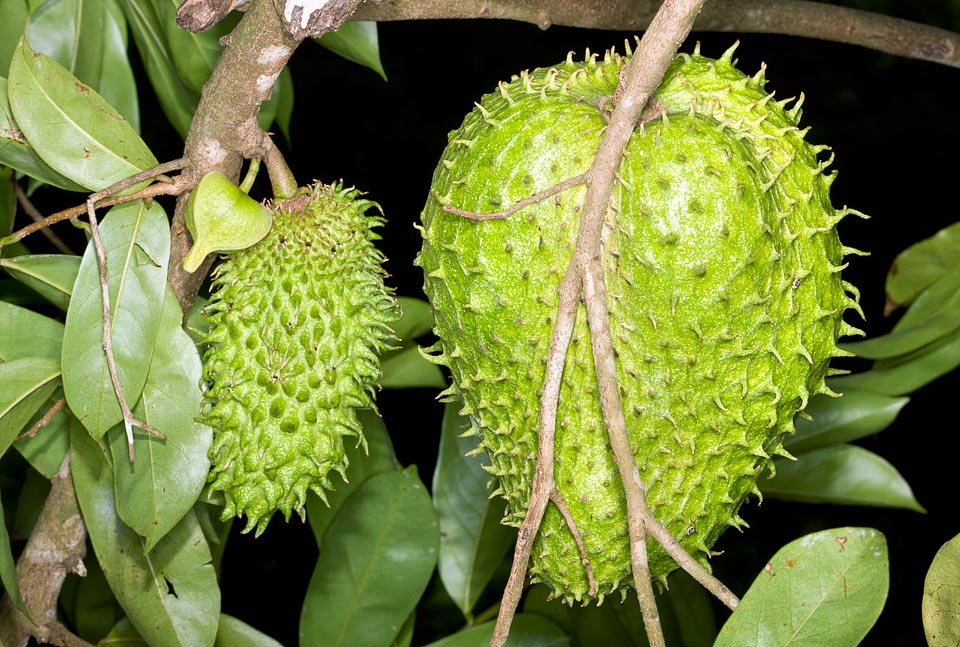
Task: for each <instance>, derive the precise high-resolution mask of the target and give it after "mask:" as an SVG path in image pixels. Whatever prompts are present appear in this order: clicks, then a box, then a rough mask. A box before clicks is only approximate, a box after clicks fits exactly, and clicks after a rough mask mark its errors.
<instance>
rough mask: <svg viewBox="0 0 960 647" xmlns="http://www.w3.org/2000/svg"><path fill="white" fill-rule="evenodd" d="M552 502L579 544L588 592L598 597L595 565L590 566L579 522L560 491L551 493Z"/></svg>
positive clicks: (554, 489) (555, 489)
mask: <svg viewBox="0 0 960 647" xmlns="http://www.w3.org/2000/svg"><path fill="white" fill-rule="evenodd" d="M550 500H551V501H552V502H553V505H555V506H557V510H559V511H560V516H562V517H563V520H564V521H565V522H566V523H567V530H569V531H570V534H571V535H573V540H574V541H575V542H577V550H578V551H580V563H581V564H583V570H585V571H586V572H587V585H588V589H587V591H588V593H589V594H590V595H591V596H594V597H596V595H597V578H596V577H594V575H593V565H592V564H590V557H589V556H588V555H587V547H586V546H585V545H584V544H583V536H582V535H581V534H580V530H579V529H578V528H577V522H576V521H575V520H574V518H573V515H572V514H570V508H568V507H567V502H566V501H564V500H563V495H562V494H560V490H558V489H557V488H553V492H551V493H550Z"/></svg>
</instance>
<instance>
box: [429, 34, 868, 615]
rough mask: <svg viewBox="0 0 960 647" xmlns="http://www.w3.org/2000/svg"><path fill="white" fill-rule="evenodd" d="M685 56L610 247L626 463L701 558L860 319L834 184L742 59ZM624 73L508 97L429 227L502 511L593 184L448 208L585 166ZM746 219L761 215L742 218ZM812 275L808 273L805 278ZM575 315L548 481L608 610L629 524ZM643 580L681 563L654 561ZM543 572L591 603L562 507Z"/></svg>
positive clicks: (535, 567)
mask: <svg viewBox="0 0 960 647" xmlns="http://www.w3.org/2000/svg"><path fill="white" fill-rule="evenodd" d="M731 59H732V51H730V52H727V53H726V54H725V55H724V56H723V57H722V58H721V59H720V60H711V59H707V58H704V57H701V56H699V53H695V54H694V55H693V56H687V55H683V56H680V57H678V59H677V60H676V61H675V62H674V64H673V65H672V66H671V68H670V70H669V71H668V72H667V75H666V77H665V79H664V82H663V84H662V86H661V88H660V90H659V91H658V92H657V94H656V97H655V98H656V102H655V103H654V104H653V107H654V109H657V110H663V111H664V112H666V114H667V116H666V117H665V118H660V119H657V120H654V121H652V122H650V123H647V124H646V125H645V126H644V127H643V128H641V129H639V130H638V132H637V133H636V134H635V135H634V138H633V139H632V141H631V143H630V146H629V147H628V153H627V156H626V159H625V162H624V164H623V166H622V168H621V170H620V182H619V185H618V189H617V190H616V192H615V197H614V207H615V210H616V211H615V212H614V213H616V214H617V215H616V218H615V219H614V220H612V221H610V222H611V224H610V226H608V229H607V232H606V234H605V247H606V252H607V253H606V254H605V259H606V277H607V290H608V307H609V308H610V316H611V327H612V332H613V335H614V345H615V348H616V350H617V353H618V380H619V383H620V385H621V389H622V393H623V402H624V406H625V410H626V414H627V422H628V427H629V432H630V436H631V442H632V444H633V447H634V450H635V453H636V459H637V462H638V465H639V468H640V472H641V476H642V477H643V478H644V480H645V482H646V484H647V486H648V500H649V503H650V505H651V507H652V508H653V511H654V513H655V514H657V516H658V518H660V519H661V521H663V522H664V523H665V524H666V525H667V527H668V528H669V529H670V530H671V531H672V532H673V533H674V534H675V535H676V536H677V537H679V538H680V539H681V542H682V544H683V545H684V547H685V548H686V549H687V550H688V551H690V552H692V553H693V554H695V555H698V556H699V557H700V558H701V559H705V558H706V557H707V556H709V554H710V548H711V546H712V545H713V543H714V542H715V541H716V539H717V537H718V536H719V535H720V533H721V532H722V531H723V529H724V528H725V527H726V526H730V525H733V526H740V525H742V524H743V522H742V520H741V519H740V518H739V517H738V516H737V510H738V508H739V506H740V504H741V503H742V502H743V500H744V499H745V497H746V496H747V495H748V494H750V493H751V492H754V493H758V492H757V489H756V479H757V477H758V476H759V475H760V474H761V473H762V472H763V471H764V470H765V469H766V468H768V467H769V466H770V465H771V463H770V457H771V456H772V455H775V454H778V453H782V445H781V442H782V438H783V436H784V435H785V434H787V433H791V432H792V429H793V422H792V420H793V416H794V414H795V413H796V411H798V410H801V409H802V408H803V407H804V406H805V405H806V402H807V399H808V397H809V395H810V394H812V393H816V392H826V391H827V389H826V387H825V386H824V383H823V378H824V375H825V374H826V372H827V370H828V369H827V363H828V361H829V359H830V357H832V356H837V355H842V354H844V353H843V352H842V351H840V350H839V349H838V348H837V346H836V339H837V337H838V336H839V335H842V334H850V333H855V332H857V331H856V330H855V329H853V328H851V327H849V326H847V325H846V324H844V323H843V321H842V319H841V316H842V313H843V311H844V310H845V309H847V308H851V307H852V308H856V307H857V306H856V302H855V299H854V298H851V297H850V296H848V295H847V294H846V292H845V290H846V288H847V287H848V286H846V284H844V283H843V282H842V281H840V279H839V277H838V275H837V272H838V271H839V269H840V267H841V263H842V257H843V255H844V253H845V252H848V251H852V250H847V249H846V248H844V247H842V246H841V245H840V243H839V241H838V239H837V237H836V232H835V229H834V226H835V224H836V222H837V221H839V220H840V218H841V217H842V216H843V215H844V214H845V212H837V211H835V210H834V209H833V207H832V206H831V204H830V201H829V196H828V189H829V185H830V183H831V181H832V176H831V175H827V174H825V173H824V168H825V166H826V164H825V163H823V162H821V161H820V160H819V158H818V154H820V153H821V152H822V150H823V149H822V148H818V147H813V146H810V145H809V144H807V143H806V142H805V141H804V139H803V135H804V133H803V131H800V130H799V129H798V128H797V126H796V124H797V121H798V119H799V109H798V108H794V109H793V110H789V111H788V110H787V109H786V107H785V102H783V103H776V102H773V101H772V98H771V96H770V95H769V94H768V93H767V92H766V91H765V90H764V89H763V85H764V80H763V77H762V73H761V74H758V75H757V76H755V77H747V76H745V75H743V74H742V73H740V72H739V71H737V70H736V69H735V68H734V67H733V63H732V60H731ZM624 61H625V59H622V58H621V57H619V56H617V55H616V54H608V55H607V56H606V57H605V58H604V60H603V62H597V61H596V60H595V58H591V59H590V60H588V61H586V62H584V63H574V62H573V61H572V60H571V59H569V58H568V60H567V62H566V64H564V65H561V66H558V67H556V68H551V69H548V70H537V71H535V72H533V73H532V74H527V73H524V74H522V75H520V76H519V77H515V78H514V79H513V80H512V81H511V82H510V83H509V84H501V85H500V88H499V89H498V91H497V92H494V93H492V94H489V95H487V96H485V97H484V98H483V100H482V101H481V103H480V105H479V107H478V108H477V109H476V110H474V111H473V112H471V113H470V114H469V115H467V117H466V118H465V120H464V124H463V126H461V128H460V129H459V130H458V131H455V132H454V133H451V135H450V143H449V145H448V147H447V150H446V151H445V152H444V155H443V158H442V160H441V163H440V164H439V165H438V167H437V170H436V173H435V175H434V181H433V185H432V191H431V197H430V199H429V200H428V203H427V206H426V208H425V210H424V213H423V225H424V232H423V234H424V245H423V251H422V253H421V256H420V259H419V263H420V265H421V266H422V268H423V270H424V273H425V275H426V280H425V290H426V291H427V294H428V296H429V297H430V299H431V302H432V304H433V306H434V309H435V314H436V331H437V334H438V335H439V337H440V338H441V348H442V351H443V353H442V355H441V356H440V357H439V358H438V361H441V362H443V363H446V364H448V365H449V366H450V368H451V372H452V374H453V385H452V387H451V390H450V392H451V394H455V395H457V396H459V397H460V398H462V399H463V402H464V411H465V413H467V414H469V415H470V417H471V419H472V420H473V422H474V430H473V431H474V433H477V434H478V436H479V438H480V446H481V447H482V448H483V449H484V450H485V451H486V453H487V454H488V455H489V456H490V460H491V464H490V466H489V470H490V471H491V472H492V473H494V474H495V475H497V477H498V479H499V483H500V485H499V490H498V493H500V494H502V495H504V496H505V497H506V498H507V501H508V503H509V506H508V510H509V512H508V515H507V518H506V522H507V523H511V524H514V525H519V523H520V522H521V521H522V519H523V516H524V514H525V513H526V505H527V502H528V500H529V493H530V484H531V482H532V478H533V469H534V466H535V462H536V455H537V420H538V416H539V392H540V388H541V385H542V382H543V371H544V363H545V360H546V357H547V353H548V350H549V344H550V335H551V331H552V325H553V318H554V316H555V313H556V307H557V284H558V283H559V280H560V278H561V277H562V275H563V273H564V272H565V271H566V269H567V264H568V261H569V258H570V254H571V252H572V248H573V244H574V241H575V238H576V231H577V223H578V217H579V206H580V205H581V204H582V202H583V195H584V192H585V189H584V187H583V186H582V185H581V186H579V187H576V188H571V189H567V190H566V191H564V192H562V193H559V194H557V195H555V196H551V197H549V198H548V199H546V200H544V201H541V202H539V203H537V204H535V205H532V206H529V207H527V208H525V209H523V210H521V211H520V212H518V213H516V214H514V215H513V216H512V217H510V218H508V219H505V220H495V221H486V222H483V223H477V222H472V221H470V220H468V219H466V218H463V217H459V216H456V215H454V214H449V213H444V212H443V211H442V206H443V205H453V206H456V207H459V208H461V209H465V210H467V211H473V212H481V213H482V212H489V211H496V210H498V209H501V208H503V207H506V206H509V205H511V204H515V203H516V202H517V201H519V200H521V199H523V198H526V197H528V196H530V195H533V194H535V193H536V192H537V191H542V190H544V189H548V188H549V187H551V186H553V185H555V184H556V183H557V182H560V181H562V180H564V179H566V178H570V177H573V176H576V175H578V174H580V173H583V172H585V171H586V170H587V169H588V168H589V167H590V164H591V163H592V157H591V155H592V151H595V150H596V147H597V145H598V144H599V139H600V136H601V133H602V128H603V125H604V123H605V121H604V117H603V114H602V111H603V110H604V109H607V103H606V101H607V99H606V98H607V97H610V96H612V95H613V93H614V90H615V88H616V84H617V81H618V73H619V70H620V68H621V67H622V64H623V63H624ZM735 211H741V212H749V213H753V214H756V215H755V216H754V218H753V219H752V220H751V219H749V218H747V217H745V216H744V217H741V215H738V214H736V213H734V212H735ZM811 270H813V271H812V272H811ZM589 348H590V342H589V334H588V332H587V329H586V324H585V312H584V308H583V307H582V306H581V308H580V312H579V314H578V320H577V323H576V327H575V330H574V333H573V338H572V344H571V347H570V351H569V353H568V357H567V362H566V365H565V369H564V385H563V387H562V391H561V395H560V406H559V412H558V418H557V422H558V426H557V439H556V443H557V454H556V479H557V485H558V489H559V490H560V492H561V494H562V495H563V498H564V500H565V501H566V503H567V505H568V507H569V508H570V511H571V514H572V516H573V518H574V519H575V521H576V523H577V526H578V528H579V529H580V532H581V534H582V535H583V540H584V543H585V546H586V550H587V555H588V557H589V559H590V562H591V566H592V568H593V571H594V574H595V576H596V579H597V582H598V584H599V587H598V591H597V595H598V597H600V598H601V599H602V597H603V596H604V595H605V594H607V593H609V592H612V591H614V590H616V589H618V588H619V587H620V585H621V583H623V582H625V581H626V580H627V578H628V577H629V574H630V569H629V546H628V542H627V539H626V515H625V507H624V504H623V500H622V489H621V486H620V483H619V477H618V475H617V471H616V468H615V466H614V463H613V460H612V454H611V451H610V449H609V444H608V442H607V439H606V432H605V430H604V427H603V422H602V416H601V413H600V409H599V403H598V400H597V396H596V392H597V387H596V378H595V376H594V369H593V363H592V358H591V354H590V349H589ZM649 548H650V563H651V572H652V574H653V575H654V576H655V577H660V578H662V577H664V576H665V575H666V574H667V573H668V572H669V571H670V570H672V569H673V568H675V564H674V563H673V561H672V560H671V559H670V558H669V557H667V556H666V554H665V553H664V552H663V551H662V549H661V548H660V547H659V546H657V545H654V544H653V543H651V545H650V547H649ZM531 574H532V577H533V579H534V580H540V581H545V582H547V583H549V584H550V585H551V586H552V587H553V588H554V589H555V591H556V593H557V594H558V595H562V596H563V597H564V598H566V599H568V600H573V599H576V600H582V599H584V598H589V597H590V596H589V595H588V587H587V579H586V576H585V571H584V569H583V568H582V566H580V557H579V553H578V550H577V547H576V545H575V543H574V541H573V538H572V535H571V534H570V532H569V530H568V529H567V527H566V525H565V522H564V521H563V519H562V517H561V516H560V514H559V512H558V511H557V510H556V508H555V507H554V506H551V507H550V508H549V509H548V513H547V516H546V518H545V520H544V523H543V526H542V528H541V532H540V535H539V537H538V539H537V542H536V544H535V546H534V550H533V559H532V563H531Z"/></svg>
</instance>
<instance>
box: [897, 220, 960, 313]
mask: <svg viewBox="0 0 960 647" xmlns="http://www.w3.org/2000/svg"><path fill="white" fill-rule="evenodd" d="M958 265H960V223H954V224H952V225H950V226H949V227H946V228H944V229H941V230H940V231H939V232H937V233H936V234H934V235H933V236H931V237H930V238H927V239H926V240H922V241H920V242H919V243H916V244H914V245H911V246H910V247H908V248H907V249H905V250H904V251H902V252H900V254H899V255H898V256H897V258H896V259H894V261H893V265H892V267H891V268H890V273H889V274H887V297H888V298H889V299H890V300H891V301H892V302H894V303H896V304H898V305H906V304H908V303H912V302H913V300H914V299H916V298H917V296H919V295H920V293H921V292H923V291H924V290H926V289H927V288H928V287H929V286H931V285H933V283H935V282H936V281H937V280H939V279H940V278H941V277H942V276H944V275H945V274H946V273H947V272H950V271H953V270H955V269H956V268H957V267H958Z"/></svg>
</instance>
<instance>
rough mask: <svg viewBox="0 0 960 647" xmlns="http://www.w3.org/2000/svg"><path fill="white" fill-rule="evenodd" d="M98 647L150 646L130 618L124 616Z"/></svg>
mask: <svg viewBox="0 0 960 647" xmlns="http://www.w3.org/2000/svg"><path fill="white" fill-rule="evenodd" d="M97 647H150V645H148V644H147V641H145V640H144V639H143V638H141V637H140V634H139V633H138V632H137V630H136V629H134V628H133V625H132V624H130V619H129V618H122V619H121V620H120V621H119V622H117V624H115V625H114V626H113V629H111V630H110V633H108V634H107V635H106V636H104V637H103V638H102V639H101V640H100V642H98V643H97Z"/></svg>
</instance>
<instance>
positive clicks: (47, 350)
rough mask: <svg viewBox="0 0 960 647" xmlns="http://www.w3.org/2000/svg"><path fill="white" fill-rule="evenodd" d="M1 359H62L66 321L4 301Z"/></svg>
mask: <svg viewBox="0 0 960 647" xmlns="http://www.w3.org/2000/svg"><path fill="white" fill-rule="evenodd" d="M0 330H3V336H0V362H6V361H8V360H11V359H18V358H21V357H51V358H53V359H59V358H60V348H61V346H63V324H62V323H60V322H59V321H56V320H55V319H51V318H50V317H45V316H43V315H41V314H37V313H36V312H34V311H33V310H28V309H26V308H21V307H20V306H15V305H13V304H10V303H7V302H5V301H0Z"/></svg>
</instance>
